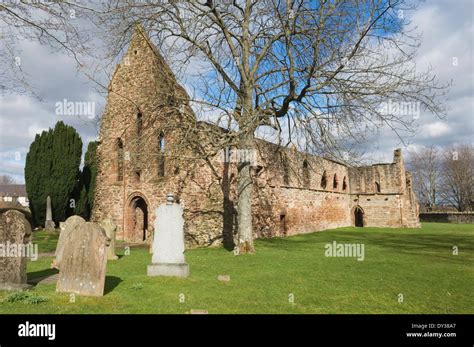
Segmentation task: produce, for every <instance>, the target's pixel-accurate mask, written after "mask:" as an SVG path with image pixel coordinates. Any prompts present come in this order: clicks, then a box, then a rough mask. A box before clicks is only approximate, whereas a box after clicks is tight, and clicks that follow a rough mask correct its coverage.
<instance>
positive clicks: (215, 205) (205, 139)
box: [92, 27, 420, 248]
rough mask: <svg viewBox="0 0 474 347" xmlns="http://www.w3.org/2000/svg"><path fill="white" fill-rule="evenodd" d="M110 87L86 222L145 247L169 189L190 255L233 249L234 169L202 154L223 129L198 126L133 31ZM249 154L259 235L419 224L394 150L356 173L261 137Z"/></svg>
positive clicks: (183, 96) (180, 91)
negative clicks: (107, 225)
mask: <svg viewBox="0 0 474 347" xmlns="http://www.w3.org/2000/svg"><path fill="white" fill-rule="evenodd" d="M108 88H109V91H108V98H107V105H106V108H105V110H104V113H103V116H102V120H101V128H100V134H99V139H98V141H99V145H98V149H97V158H98V175H97V183H96V190H95V203H94V208H93V211H92V220H93V221H96V222H99V221H100V220H102V219H104V218H107V217H108V218H111V219H112V220H113V222H114V223H115V224H116V225H117V232H116V237H117V240H124V241H127V242H132V243H144V242H145V243H149V242H151V240H152V238H153V224H154V223H153V221H154V220H155V217H156V216H155V215H154V211H155V210H156V209H157V208H158V206H160V205H161V204H164V203H166V194H167V193H168V192H171V193H173V194H174V196H175V199H176V201H177V202H178V203H179V204H180V205H181V206H182V207H183V211H184V220H185V224H184V232H185V242H186V247H187V248H190V247H199V246H211V245H219V244H224V245H226V244H227V245H229V244H232V242H233V241H234V240H235V236H236V231H237V227H236V203H237V199H236V177H237V167H236V165H235V163H229V162H226V161H223V160H222V158H221V155H220V153H218V152H215V155H210V156H203V155H201V154H200V153H201V152H200V151H201V150H202V148H210V147H211V146H212V145H213V144H215V143H216V142H217V141H216V139H217V138H218V137H216V134H217V135H218V134H219V132H222V131H224V130H222V129H221V128H219V127H218V126H216V125H213V124H210V123H207V122H203V121H198V120H197V119H196V116H195V115H194V113H193V111H192V109H191V107H190V105H189V97H188V95H187V93H186V91H185V90H184V88H183V87H181V86H180V85H179V84H178V82H177V80H176V78H175V76H174V74H173V73H172V71H171V69H170V67H169V66H168V65H167V64H166V62H165V60H164V58H163V57H162V56H161V55H160V53H159V52H158V50H157V49H156V47H154V45H153V44H152V42H151V41H150V39H149V38H148V37H147V35H146V33H145V32H144V31H143V29H140V28H139V27H138V28H137V29H136V31H135V33H134V35H133V37H132V40H131V43H130V46H129V48H128V51H127V52H126V54H125V55H124V57H123V59H122V62H121V63H120V64H118V65H117V67H116V68H115V71H114V74H113V77H112V79H111V81H110V84H109V87H108ZM188 129H193V130H192V131H191V133H192V135H193V136H192V137H193V140H189V139H190V138H191V137H190V136H189V132H190V131H188ZM255 147H256V152H257V155H256V159H255V163H253V165H252V167H253V169H252V171H253V181H254V191H253V201H252V205H253V223H254V232H255V237H256V238H266V237H274V236H288V235H294V234H299V233H309V232H315V231H321V230H325V229H330V228H339V227H345V226H356V227H407V228H415V227H419V226H420V223H419V220H418V203H417V201H416V198H415V195H414V193H413V190H412V177H411V175H410V173H408V172H407V171H405V166H404V162H403V155H402V152H401V150H400V149H397V150H395V151H394V155H393V161H392V162H391V163H383V164H375V165H369V166H360V167H355V166H350V165H346V164H344V163H342V162H339V161H336V160H331V159H328V158H325V157H319V156H313V155H310V154H308V153H304V152H300V151H297V150H296V149H292V148H283V147H279V146H278V145H276V144H273V143H270V142H267V141H264V140H260V139H257V140H256V141H255ZM222 150H225V148H222Z"/></svg>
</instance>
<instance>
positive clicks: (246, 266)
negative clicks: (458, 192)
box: [0, 223, 474, 313]
mask: <svg viewBox="0 0 474 347" xmlns="http://www.w3.org/2000/svg"><path fill="white" fill-rule="evenodd" d="M41 233H45V232H41ZM41 233H40V234H35V242H36V241H37V242H39V243H40V245H39V250H40V252H46V249H48V250H51V249H54V247H53V246H52V245H53V244H54V242H53V241H54V238H55V237H54V235H53V234H51V235H46V234H43V235H42V234H41ZM333 241H336V242H338V243H363V244H364V245H365V259H364V261H357V260H356V258H330V257H325V255H324V254H325V245H326V244H327V243H332V242H333ZM43 244H44V245H43ZM453 246H457V247H458V249H459V254H458V255H453ZM256 248H257V253H256V254H254V255H246V256H234V255H233V253H232V252H228V251H225V250H224V249H221V248H205V249H194V250H188V251H186V260H187V262H188V263H189V265H190V271H191V275H190V277H189V278H185V279H181V278H164V277H147V276H146V267H147V265H148V264H149V263H150V260H151V255H150V254H149V253H148V251H147V250H146V249H139V248H137V249H134V248H132V249H131V253H130V255H128V256H126V255H123V252H122V251H121V250H119V252H118V253H119V254H120V255H121V257H120V259H119V260H117V261H109V262H108V264H107V278H106V293H105V295H104V296H103V297H98V298H91V297H80V296H76V301H75V302H74V303H71V302H69V295H68V294H56V293H55V284H43V283H40V284H38V285H37V286H36V287H35V288H34V289H32V290H31V292H32V293H34V294H36V295H38V296H45V297H47V298H48V299H49V300H48V301H47V302H43V303H37V304H31V303H30V304H27V303H25V302H16V303H9V302H6V301H3V302H1V303H0V313H187V312H189V311H190V310H191V309H196V310H207V311H208V312H209V313H474V297H473V294H474V225H472V224H471V225H469V224H464V225H462V224H441V223H425V224H423V228H422V229H379V228H363V229H359V228H341V229H336V230H327V231H323V232H318V233H312V234H306V235H298V236H292V237H287V238H274V239H269V240H257V242H256ZM51 260H52V258H51V257H41V258H40V259H39V260H38V261H36V262H29V265H28V278H29V279H31V278H35V277H42V276H45V275H47V274H49V273H52V272H53V270H50V269H49V264H50V263H51ZM218 275H229V276H230V278H231V280H230V282H221V281H218V280H217V276H218ZM181 294H182V295H181ZM399 294H402V295H403V302H402V303H400V302H399V301H398V298H399ZM8 295H9V293H7V292H0V299H1V300H3V299H5V298H6V297H7V296H8ZM180 295H181V296H180ZM183 295H184V296H183ZM180 298H181V299H183V298H184V302H180ZM291 298H294V302H290V301H291V300H289V299H291ZM181 301H182V300H181Z"/></svg>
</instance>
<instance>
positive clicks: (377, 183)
mask: <svg viewBox="0 0 474 347" xmlns="http://www.w3.org/2000/svg"><path fill="white" fill-rule="evenodd" d="M375 191H376V192H377V193H380V183H379V182H375Z"/></svg>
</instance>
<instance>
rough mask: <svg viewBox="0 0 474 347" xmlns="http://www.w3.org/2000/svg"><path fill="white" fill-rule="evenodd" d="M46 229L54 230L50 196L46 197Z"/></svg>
mask: <svg viewBox="0 0 474 347" xmlns="http://www.w3.org/2000/svg"><path fill="white" fill-rule="evenodd" d="M44 228H45V229H46V230H54V222H53V211H52V210H51V198H50V197H49V196H48V197H47V198H46V222H45V223H44Z"/></svg>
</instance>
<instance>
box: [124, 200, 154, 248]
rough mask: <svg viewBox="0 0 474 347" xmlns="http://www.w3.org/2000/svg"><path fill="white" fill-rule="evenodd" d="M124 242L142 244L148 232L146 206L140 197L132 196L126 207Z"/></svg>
mask: <svg viewBox="0 0 474 347" xmlns="http://www.w3.org/2000/svg"><path fill="white" fill-rule="evenodd" d="M126 209H127V210H126V211H127V212H126V221H125V241H128V242H144V241H145V240H146V238H147V231H148V204H147V202H146V201H145V199H144V198H143V197H142V196H134V197H133V198H131V199H130V200H129V203H128V204H127V207H126Z"/></svg>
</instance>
